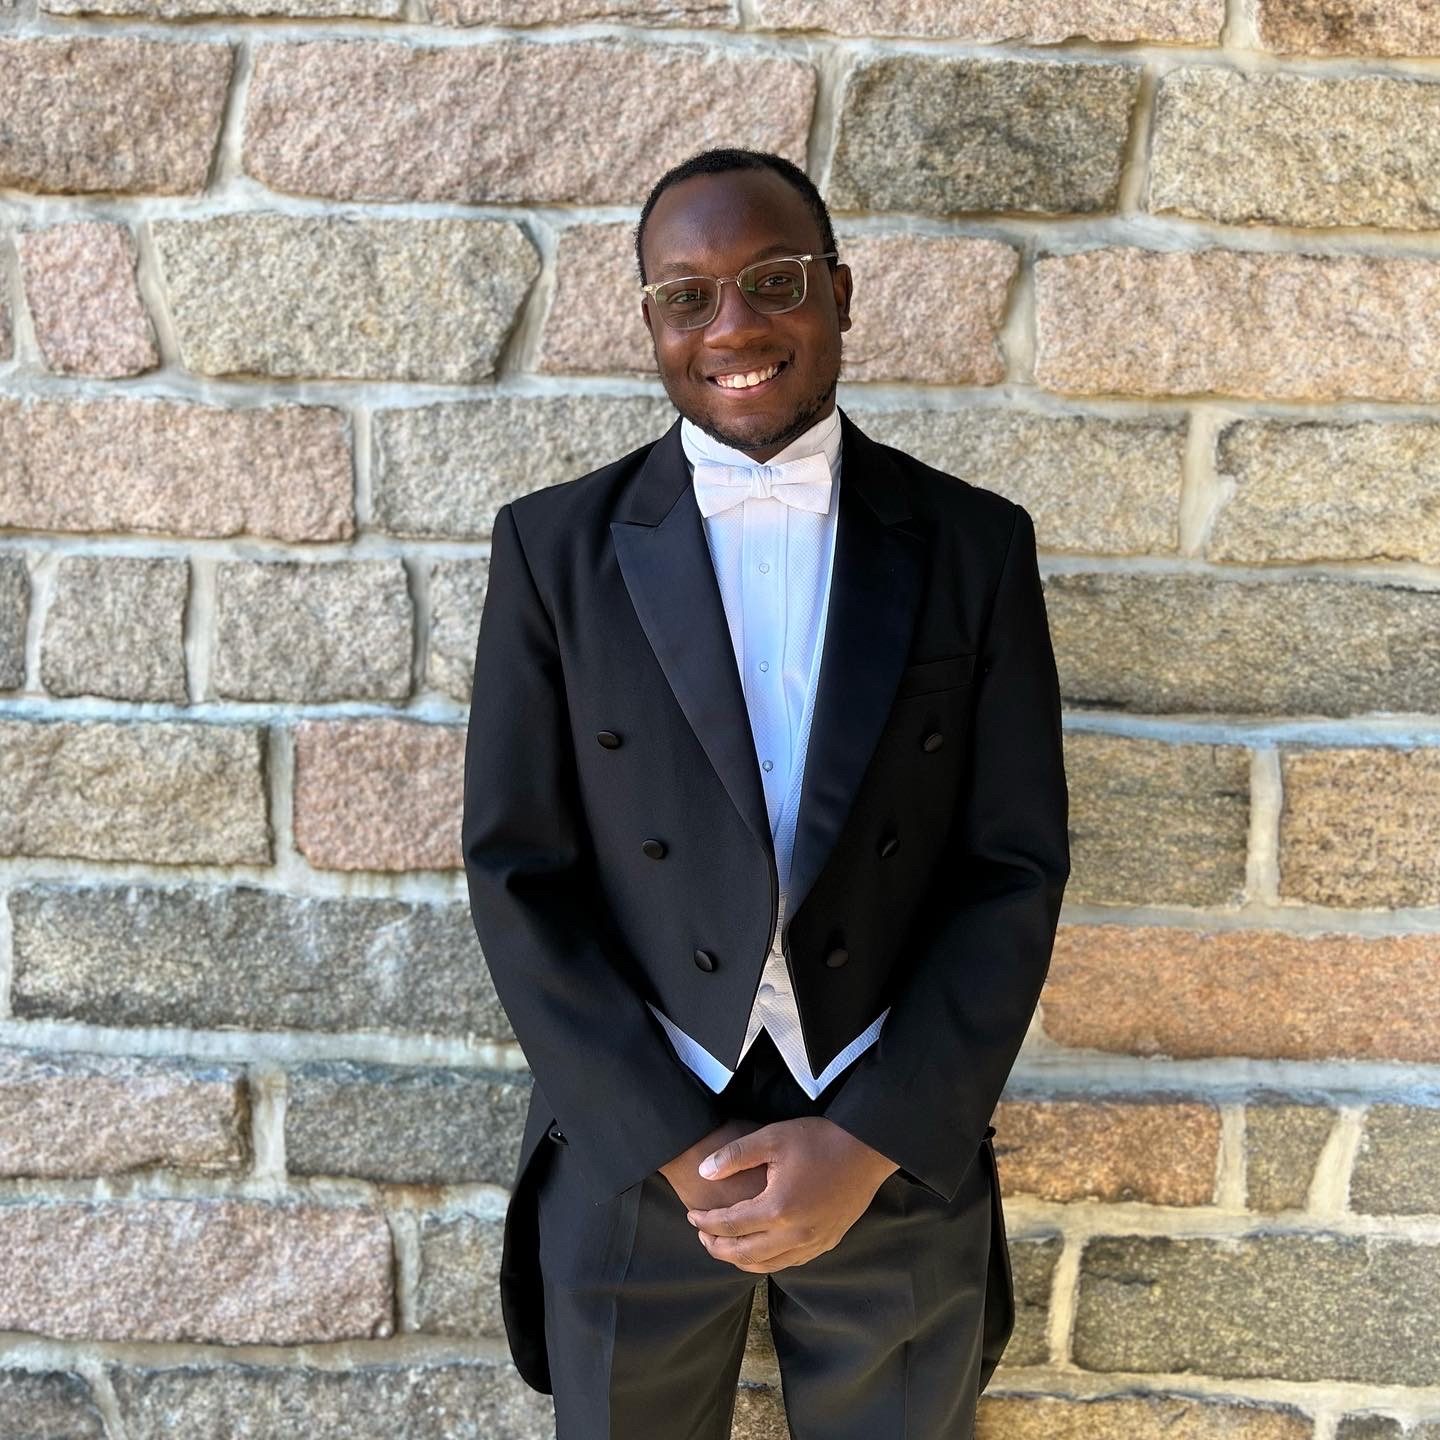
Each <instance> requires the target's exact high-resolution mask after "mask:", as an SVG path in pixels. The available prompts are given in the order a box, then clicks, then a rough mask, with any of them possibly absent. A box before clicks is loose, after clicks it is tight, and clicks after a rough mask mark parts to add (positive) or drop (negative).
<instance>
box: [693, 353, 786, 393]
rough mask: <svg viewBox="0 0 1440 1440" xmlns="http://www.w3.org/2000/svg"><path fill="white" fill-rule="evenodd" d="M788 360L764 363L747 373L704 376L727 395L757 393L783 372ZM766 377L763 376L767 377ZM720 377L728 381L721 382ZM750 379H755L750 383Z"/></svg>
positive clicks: (768, 386)
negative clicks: (718, 377)
mask: <svg viewBox="0 0 1440 1440" xmlns="http://www.w3.org/2000/svg"><path fill="white" fill-rule="evenodd" d="M788 365H789V361H787V360H781V361H779V362H778V363H777V364H775V365H766V366H764V367H763V368H762V369H760V370H752V371H750V372H748V373H747V374H736V375H726V376H723V377H721V378H720V379H717V378H716V377H715V376H714V375H710V376H707V377H706V380H707V383H708V384H711V385H713V386H714V387H715V388H716V389H717V390H723V391H724V392H725V393H726V394H727V395H758V394H760V393H761V392H762V391H764V390H768V389H769V388H770V387H771V386H772V385H773V384H774V383H775V382H776V381H777V380H778V379H779V378H780V377H781V376H782V375H783V374H784V373H785V370H786V367H787V366H788ZM767 376H768V378H763V377H767ZM722 379H723V381H725V382H728V383H722ZM752 380H755V381H757V383H755V384H751V383H750V382H751V381H752Z"/></svg>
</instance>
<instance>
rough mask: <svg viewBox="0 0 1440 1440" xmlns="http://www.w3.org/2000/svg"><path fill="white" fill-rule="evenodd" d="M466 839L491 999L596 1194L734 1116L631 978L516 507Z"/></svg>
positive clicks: (496, 536) (479, 718)
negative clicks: (603, 883) (609, 906)
mask: <svg viewBox="0 0 1440 1440" xmlns="http://www.w3.org/2000/svg"><path fill="white" fill-rule="evenodd" d="M461 848H462V850H463V852H464V865H465V879H466V884H467V886H468V889H469V896H470V914H471V919H472V920H473V922H474V926H475V932H476V934H477V935H478V937H479V939H480V944H481V948H482V950H483V951H484V955H485V960H486V963H487V964H488V966H489V969H490V975H491V978H492V979H493V981H494V984H495V990H496V994H497V995H498V996H499V999H500V1003H501V1005H502V1006H503V1007H504V1009H505V1013H506V1015H507V1016H508V1017H509V1019H510V1023H511V1025H512V1026H513V1027H514V1030H515V1035H516V1038H517V1039H518V1041H519V1043H520V1048H521V1049H522V1050H523V1051H524V1054H525V1058H526V1060H527V1062H528V1063H529V1065H530V1069H531V1072H532V1074H533V1075H534V1078H535V1081H536V1083H537V1084H538V1086H539V1087H540V1090H541V1091H542V1093H543V1095H544V1097H545V1099H546V1101H547V1102H548V1103H549V1105H550V1106H551V1107H552V1108H553V1110H554V1112H555V1117H556V1120H557V1122H558V1124H559V1127H560V1129H561V1130H562V1131H563V1133H564V1135H565V1137H566V1139H567V1141H568V1142H569V1144H570V1148H571V1150H572V1151H573V1153H574V1154H575V1155H576V1157H577V1158H578V1159H579V1161H580V1164H581V1168H582V1169H583V1170H584V1171H585V1172H587V1173H588V1175H589V1176H590V1177H591V1192H592V1198H593V1199H594V1200H595V1201H596V1203H599V1202H601V1201H604V1200H608V1199H612V1198H614V1197H615V1196H616V1195H618V1194H620V1193H621V1192H622V1191H624V1190H626V1189H628V1188H629V1187H630V1186H632V1185H634V1184H636V1183H638V1182H639V1181H641V1180H643V1179H644V1178H645V1177H646V1176H648V1175H649V1174H650V1173H651V1172H652V1171H655V1170H657V1169H658V1168H659V1167H660V1166H661V1165H663V1164H665V1162H666V1161H668V1160H670V1159H671V1158H673V1157H674V1156H675V1155H678V1154H679V1153H680V1152H681V1151H682V1150H684V1149H686V1148H687V1147H689V1146H690V1145H693V1144H694V1143H695V1142H696V1141H697V1140H699V1139H700V1138H701V1137H702V1136H704V1135H708V1134H709V1133H710V1131H711V1130H713V1129H715V1127H716V1126H717V1125H719V1124H720V1123H721V1121H722V1120H723V1119H724V1118H725V1113H726V1112H725V1111H724V1110H723V1109H722V1107H721V1105H720V1103H719V1101H718V1100H717V1098H716V1096H715V1095H714V1094H713V1092H711V1091H710V1090H708V1089H707V1088H706V1087H705V1086H704V1085H703V1084H702V1082H701V1081H700V1080H699V1079H698V1078H697V1077H696V1076H695V1075H693V1074H692V1073H691V1072H690V1070H689V1069H687V1068H686V1067H685V1066H684V1065H683V1064H682V1063H681V1061H680V1060H679V1058H678V1057H677V1056H676V1054H675V1052H674V1050H673V1049H672V1048H671V1047H670V1044H669V1041H668V1040H667V1039H666V1037H665V1035H664V1032H663V1031H662V1030H661V1028H660V1025H659V1022H658V1021H657V1020H656V1019H655V1018H654V1016H653V1015H652V1014H651V1013H650V1010H649V1008H648V1007H647V1006H646V1004H645V1001H644V998H643V996H642V994H641V992H640V990H638V989H637V988H636V986H635V985H634V984H632V983H631V978H630V977H631V975H633V973H634V970H633V960H630V958H629V957H628V956H627V955H626V954H625V953H624V951H623V949H622V947H621V946H620V945H619V944H618V942H617V940H616V938H615V934H614V926H613V922H612V921H611V920H610V918H609V916H608V914H607V912H606V911H605V910H604V908H603V905H602V903H601V902H600V899H599V892H598V887H597V886H596V885H595V884H594V880H593V849H592V846H591V842H590V838H589V835H588V832H587V829H586V827H585V824H584V817H583V812H582V811H581V808H580V805H579V795H578V782H577V776H576V769H575V756H574V750H573V739H572V733H571V728H570V724H569V721H568V716H567V706H566V697H565V679H564V674H563V671H562V666H561V662H560V654H559V650H558V647H557V644H556V635H555V629H554V626H553V625H552V622H551V619H550V616H549V614H548V613H547V611H546V609H545V606H544V604H543V602H542V600H541V597H540V593H539V591H538V590H537V588H536V585H535V581H534V577H533V575H532V572H531V570H530V567H529V563H528V561H527V559H526V556H525V551H524V547H523V545H522V543H521V538H520V532H519V529H518V527H517V525H516V521H515V516H514V514H513V509H512V506H511V505H510V504H506V505H503V506H502V507H501V508H500V511H499V513H498V514H497V515H496V517H495V526H494V533H493V539H492V544H491V551H490V574H489V584H488V588H487V592H486V598H485V604H484V608H483V611H482V614H481V619H480V630H479V639H478V641H477V644H476V653H475V681H474V689H473V692H472V696H471V703H470V721H469V729H468V731H467V734H466V742H465V778H464V812H463V818H462V822H461Z"/></svg>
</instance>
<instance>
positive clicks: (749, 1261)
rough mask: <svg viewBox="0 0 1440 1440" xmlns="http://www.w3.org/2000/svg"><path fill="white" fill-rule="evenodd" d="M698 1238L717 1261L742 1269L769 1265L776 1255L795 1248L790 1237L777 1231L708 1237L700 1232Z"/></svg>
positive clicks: (705, 1233) (703, 1232)
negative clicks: (726, 1262)
mask: <svg viewBox="0 0 1440 1440" xmlns="http://www.w3.org/2000/svg"><path fill="white" fill-rule="evenodd" d="M700 1237H701V1243H702V1244H703V1245H704V1246H705V1248H706V1249H707V1250H708V1251H709V1252H710V1253H711V1254H712V1255H713V1256H714V1257H715V1258H716V1259H717V1260H728V1261H729V1262H730V1263H731V1264H732V1265H739V1266H740V1267H741V1268H742V1269H748V1268H749V1267H751V1266H754V1265H769V1264H770V1263H771V1262H772V1261H773V1260H774V1258H775V1257H776V1256H777V1255H783V1254H785V1252H786V1251H788V1250H793V1249H794V1248H795V1246H794V1245H793V1244H792V1242H791V1237H790V1236H788V1235H784V1234H782V1233H781V1232H780V1231H778V1230H757V1231H756V1232H755V1233H754V1234H752V1235H709V1234H707V1232H705V1231H703V1230H702V1231H701V1232H700Z"/></svg>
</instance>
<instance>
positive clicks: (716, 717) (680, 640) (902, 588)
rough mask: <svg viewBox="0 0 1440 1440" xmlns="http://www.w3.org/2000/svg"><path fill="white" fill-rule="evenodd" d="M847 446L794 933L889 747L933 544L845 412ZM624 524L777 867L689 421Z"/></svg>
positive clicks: (648, 463) (694, 725)
mask: <svg viewBox="0 0 1440 1440" xmlns="http://www.w3.org/2000/svg"><path fill="white" fill-rule="evenodd" d="M840 447H841V461H840V499H839V512H838V515H837V520H836V526H837V528H836V532H835V564H834V569H833V571H832V573H831V578H830V602H829V611H828V613H827V615H826V621H825V634H824V637H823V640H822V642H821V644H822V649H821V657H820V676H819V681H818V688H817V690H816V695H815V707H814V714H813V716H812V719H811V725H810V743H809V747H808V751H807V756H806V762H805V774H804V778H803V781H802V785H801V791H800V802H799V812H798V816H797V820H796V827H795V845H794V851H793V854H792V858H791V868H790V885H789V894H788V897H787V916H786V919H787V928H788V921H789V920H790V919H791V918H793V917H794V915H795V913H796V912H797V911H798V910H799V908H800V905H801V903H802V902H803V900H804V899H805V896H806V894H807V893H808V892H809V890H810V887H811V886H812V885H813V884H814V882H815V879H816V877H817V876H818V875H819V873H820V871H821V869H822V868H823V866H824V863H825V860H826V858H827V857H828V856H829V854H830V851H831V850H832V849H833V847H834V844H835V841H836V840H837V838H838V837H839V834H840V830H841V827H842V826H843V824H844V822H845V817H846V816H847V815H848V814H849V812H850V807H851V803H852V802H853V800H854V797H855V792H856V791H857V790H858V789H859V786H860V781H861V779H862V777H863V776H864V773H865V768H866V766H867V765H868V763H869V760H870V756H871V755H872V754H873V753H874V750H875V745H876V743H877V741H878V740H879V738H880V732H881V730H882V729H883V727H884V724H885V719H886V716H887V715H888V714H889V712H890V706H891V702H892V701H893V699H894V696H895V690H896V688H897V686H898V684H899V681H900V672H901V670H902V669H903V668H904V665H905V660H906V656H907V654H908V652H909V649H910V639H911V634H912V632H913V629H914V624H915V617H916V613H917V610H918V606H919V600H920V590H921V582H922V579H923V553H924V541H923V538H922V537H921V536H920V535H919V534H918V533H917V532H916V531H915V530H914V529H913V528H911V527H909V526H907V525H905V524H904V523H903V522H904V521H906V520H908V519H909V518H910V508H909V505H908V502H907V493H908V492H907V490H906V485H905V477H904V475H903V474H902V473H901V472H900V471H899V470H898V469H896V467H895V466H894V465H893V464H892V463H891V462H890V460H889V459H888V457H887V455H886V453H885V451H884V450H883V448H881V447H879V446H877V445H876V444H875V443H874V441H872V440H871V439H870V438H869V437H868V436H867V435H865V434H863V433H862V432H861V431H860V430H859V429H858V428H857V427H856V426H855V424H854V423H853V422H852V421H851V420H850V418H849V417H848V416H847V415H846V414H845V412H844V411H843V410H842V411H841V412H840ZM615 514H616V518H615V519H613V520H612V521H611V522H610V533H611V535H612V537H613V539H614V545H615V553H616V556H617V558H618V559H619V562H620V570H621V574H622V575H623V577H624V580H625V586H626V588H627V589H628V591H629V592H630V598H631V601H632V603H633V604H634V607H635V613H636V615H637V616H638V618H639V620H640V624H641V626H642V628H643V629H644V631H645V635H646V637H647V639H648V640H649V642H650V646H651V649H652V650H653V651H654V652H655V658H656V660H658V661H659V663H660V667H661V669H662V670H663V671H664V672H665V678H666V680H667V681H668V683H669V685H670V688H671V690H672V691H673V692H674V695H675V699H676V701H677V702H678V703H679V705H680V708H681V710H682V711H683V712H684V714H685V718H686V719H687V720H688V721H689V723H690V727H691V729H693V730H694V732H695V736H696V738H697V739H698V740H699V742H700V745H701V746H702V748H703V749H704V751H705V753H706V755H707V756H708V757H709V760H710V763H711V765H713V766H714V768H715V773H716V774H717V775H718V776H719V777H720V781H721V783H722V784H723V785H724V786H725V789H726V792H727V793H728V794H729V796H730V799H731V801H732V802H733V803H734V805H735V808H736V809H737V810H738V811H739V812H740V814H741V816H742V817H743V818H744V820H745V823H746V825H748V826H749V828H750V830H751V831H752V832H753V833H754V835H755V838H756V839H757V841H759V843H760V845H761V846H762V847H763V848H764V849H765V851H766V853H767V854H769V855H770V856H771V858H772V860H773V857H774V841H773V838H772V836H771V834H770V821H769V815H768V812H767V810H766V805H765V792H764V787H763V785H762V784H761V780H760V767H759V765H758V764H757V762H756V758H755V743H754V739H753V736H752V733H751V729H750V719H749V716H748V714H747V712H746V709H745V695H744V691H743V690H742V689H741V682H740V673H739V669H738V667H737V665H736V660H735V652H734V648H733V646H732V644H731V640H730V630H729V626H728V625H727V623H726V619H725V606H724V602H723V601H722V599H721V597H720V587H719V585H718V583H717V582H716V579H715V571H714V567H713V565H712V563H711V560H710V550H709V546H708V545H707V544H706V540H705V529H704V523H705V522H704V520H703V519H702V517H701V515H700V510H699V507H698V506H697V505H696V504H695V499H694V490H693V487H692V486H691V483H690V470H689V466H688V464H687V462H686V459H685V452H684V448H683V447H682V445H681V443H680V421H679V420H678V419H677V420H676V421H675V423H674V424H673V425H672V426H671V427H670V429H669V430H667V431H666V432H665V434H664V435H663V436H661V438H660V439H659V440H658V441H657V442H656V443H655V445H654V446H652V447H651V450H650V453H649V454H648V455H647V457H646V459H645V461H644V463H643V464H642V466H641V468H640V470H639V472H638V473H637V475H636V477H635V481H634V483H633V485H632V486H631V487H630V489H629V491H628V492H627V493H626V495H625V496H624V497H623V498H622V500H621V502H620V503H619V504H618V505H617V507H616V511H615Z"/></svg>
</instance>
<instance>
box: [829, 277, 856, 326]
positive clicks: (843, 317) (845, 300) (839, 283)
mask: <svg viewBox="0 0 1440 1440" xmlns="http://www.w3.org/2000/svg"><path fill="white" fill-rule="evenodd" d="M832 280H833V283H834V287H835V312H836V314H837V315H839V317H840V328H841V329H842V330H848V329H849V328H850V295H851V293H852V290H853V286H854V278H853V277H852V276H851V274H850V267H849V266H848V265H836V267H835V274H834V276H833V277H832Z"/></svg>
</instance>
